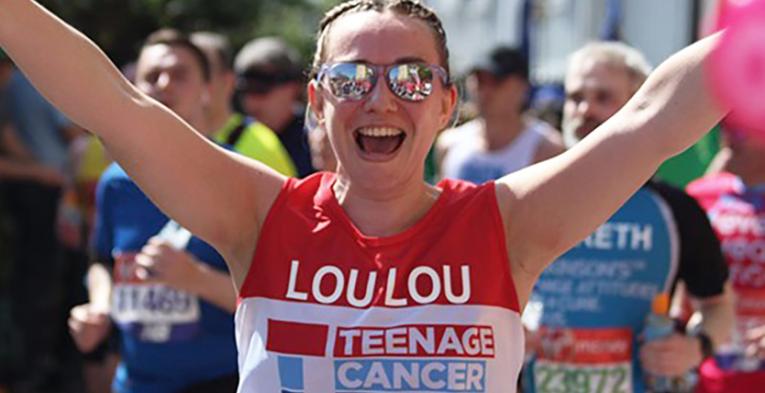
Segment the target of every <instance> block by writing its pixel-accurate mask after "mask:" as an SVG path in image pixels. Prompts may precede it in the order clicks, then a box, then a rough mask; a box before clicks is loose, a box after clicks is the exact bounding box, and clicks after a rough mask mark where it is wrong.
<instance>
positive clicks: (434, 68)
mask: <svg viewBox="0 0 765 393" xmlns="http://www.w3.org/2000/svg"><path fill="white" fill-rule="evenodd" d="M409 64H416V65H420V66H423V67H424V68H427V69H428V70H430V71H431V72H432V73H433V74H434V75H436V76H437V77H438V78H439V79H441V84H442V85H443V86H445V87H446V86H450V85H451V81H449V75H448V74H447V72H446V70H445V69H444V68H443V67H441V66H440V65H437V64H427V63H422V62H416V61H411V62H402V63H393V64H373V63H366V62H355V61H339V62H333V63H324V64H322V65H321V67H319V72H318V73H317V74H316V81H317V82H318V83H319V84H324V83H327V82H325V80H326V78H325V76H327V74H328V73H329V72H330V70H331V69H332V68H333V67H337V66H339V65H353V66H359V65H363V66H365V67H368V68H370V69H371V70H372V71H373V72H374V74H373V77H372V78H373V79H372V81H373V82H374V83H373V84H372V87H371V88H370V90H369V91H367V92H366V93H364V94H363V95H362V96H360V97H359V98H353V97H343V96H338V95H336V94H335V93H334V92H333V91H332V88H331V87H330V86H324V87H326V88H327V90H329V92H330V93H331V94H332V95H333V96H334V97H335V98H338V99H341V100H347V101H361V100H363V99H365V98H366V97H367V96H368V95H369V93H370V92H372V90H374V88H375V86H376V85H377V82H378V81H379V79H380V75H383V79H384V80H385V85H386V86H387V88H388V90H390V92H391V93H393V95H394V96H396V97H397V98H398V99H400V100H403V101H406V102H414V103H417V102H422V101H424V100H425V99H427V98H428V97H429V96H430V93H428V94H427V95H424V98H422V99H421V100H411V99H408V98H404V97H402V96H401V95H399V94H398V93H397V92H396V91H395V90H394V89H393V87H392V86H391V83H390V79H388V77H389V75H388V74H389V72H390V71H391V70H392V69H393V68H394V67H398V66H401V65H409Z"/></svg>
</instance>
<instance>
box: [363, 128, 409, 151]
mask: <svg viewBox="0 0 765 393" xmlns="http://www.w3.org/2000/svg"><path fill="white" fill-rule="evenodd" d="M353 136H354V139H355V140H356V145H357V146H358V147H359V149H361V151H363V152H364V153H367V154H376V155H391V154H393V153H395V152H396V151H397V150H398V149H399V148H400V147H401V145H402V144H403V143H404V139H406V134H405V133H404V132H403V131H401V130H399V129H397V128H390V127H364V128H359V129H358V130H356V131H354V132H353Z"/></svg>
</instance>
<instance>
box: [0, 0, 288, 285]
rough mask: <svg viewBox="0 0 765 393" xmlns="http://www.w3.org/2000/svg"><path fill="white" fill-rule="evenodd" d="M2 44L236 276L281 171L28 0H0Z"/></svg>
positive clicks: (47, 93)
mask: <svg viewBox="0 0 765 393" xmlns="http://www.w3.org/2000/svg"><path fill="white" fill-rule="evenodd" d="M0 46H2V47H3V48H4V49H5V50H6V52H8V54H10V56H11V58H12V59H13V60H14V62H15V63H16V65H17V66H18V67H19V68H20V69H21V70H22V71H23V72H24V73H25V74H26V75H27V76H28V77H29V79H30V80H31V81H32V83H33V84H34V85H35V86H36V87H37V88H38V89H39V90H40V92H41V93H43V94H44V95H45V96H46V97H47V98H48V99H49V100H50V101H51V102H52V103H53V104H54V105H55V106H57V107H58V108H59V109H60V110H61V111H63V112H64V113H66V114H67V116H69V117H70V118H71V119H72V120H73V121H74V122H76V123H78V124H79V125H81V126H82V127H84V128H86V129H88V130H90V131H92V132H94V133H95V134H97V135H98V136H100V137H101V139H102V140H103V142H104V144H105V146H106V147H107V149H108V150H109V152H110V153H111V154H112V156H113V157H114V158H115V159H116V160H117V161H118V162H119V163H120V164H121V165H122V166H123V168H124V169H125V170H126V171H127V172H128V173H129V174H130V176H131V177H132V178H133V179H134V180H135V181H136V182H137V183H138V184H139V185H140V186H141V188H142V189H143V190H144V191H145V192H146V194H147V195H149V197H150V198H151V199H152V200H153V201H154V202H155V203H156V204H157V205H158V206H159V207H160V208H161V209H162V210H163V211H165V212H166V213H167V214H168V215H170V216H171V217H173V218H174V219H176V220H177V221H178V222H179V223H181V224H182V225H183V226H185V227H186V228H188V229H189V230H191V231H192V232H194V233H195V234H197V235H198V236H200V237H202V238H203V239H205V240H207V241H208V242H210V243H211V244H213V245H214V246H216V247H217V248H218V250H219V251H220V252H221V253H223V254H224V255H225V256H226V258H227V260H228V261H229V264H230V267H231V268H232V273H233V274H234V277H235V278H239V277H237V276H242V277H243V274H244V273H246V270H247V267H248V266H249V261H248V258H249V256H250V254H251V252H252V250H253V249H254V242H255V239H256V238H257V231H258V225H259V224H258V223H259V222H262V219H263V218H264V217H265V214H266V212H267V210H268V208H269V207H270V205H271V203H272V201H273V200H274V199H275V197H276V195H277V194H278V192H279V189H280V187H281V184H282V183H283V182H284V178H283V177H282V176H280V175H278V174H276V173H275V172H273V171H271V170H270V169H268V168H267V167H265V166H264V165H261V164H259V163H256V162H253V161H250V160H247V159H244V158H240V157H236V156H235V155H234V154H233V153H228V152H226V151H225V150H223V149H221V148H219V147H217V146H215V145H214V144H213V143H210V142H209V141H207V140H206V139H205V138H203V137H202V136H201V135H199V134H198V133H196V132H194V131H193V130H192V128H191V127H190V126H189V125H188V124H186V123H185V122H184V121H183V120H181V119H180V118H179V117H178V116H176V115H175V114H173V113H171V112H170V111H169V110H168V109H167V108H165V107H164V106H162V105H161V104H159V103H157V102H156V101H154V100H153V99H151V98H149V97H147V96H146V95H144V94H142V93H140V92H139V91H138V90H136V89H135V88H134V87H133V86H132V85H131V84H130V83H128V82H127V81H126V80H125V79H124V78H123V77H122V75H121V74H120V73H119V71H118V70H117V68H116V67H115V66H114V65H113V64H112V63H111V62H110V61H109V59H108V58H107V57H106V56H105V55H104V54H103V52H102V51H101V50H100V49H99V48H98V47H96V46H95V45H94V44H93V42H91V41H90V40H89V39H88V38H87V37H85V36H84V35H82V34H81V33H79V32H78V31H76V30H75V29H73V28H72V27H70V26H68V25H67V24H66V23H64V22H63V21H61V20H60V19H59V18H57V17H56V16H54V15H53V14H52V13H50V12H48V11H47V10H45V9H44V8H42V7H41V6H39V5H38V4H37V3H35V2H33V1H31V0H3V1H2V2H0ZM256 187H257V190H256Z"/></svg>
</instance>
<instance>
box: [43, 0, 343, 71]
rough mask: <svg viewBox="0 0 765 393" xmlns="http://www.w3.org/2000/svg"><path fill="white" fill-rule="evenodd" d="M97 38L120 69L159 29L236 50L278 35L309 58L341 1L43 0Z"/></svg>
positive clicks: (52, 8)
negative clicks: (198, 34) (209, 38)
mask: <svg viewBox="0 0 765 393" xmlns="http://www.w3.org/2000/svg"><path fill="white" fill-rule="evenodd" d="M39 1H40V3H41V4H42V5H44V6H45V7H47V8H48V9H50V10H51V11H53V12H54V13H55V14H56V15H58V16H60V17H61V18H62V19H64V20H66V21H67V22H68V23H70V24H72V25H73V26H74V27H76V28H77V29H79V30H80V31H82V32H83V33H85V34H86V35H87V36H88V37H90V38H92V39H93V40H94V41H95V42H96V43H98V45H99V46H100V47H101V48H103V49H104V51H105V52H106V53H107V54H109V56H110V57H111V58H112V59H113V60H114V62H115V63H117V64H124V63H127V62H129V61H131V60H133V59H134V58H135V56H136V55H137V51H138V49H139V48H140V45H141V42H142V41H143V39H144V38H145V37H146V36H147V35H148V34H149V33H151V32H152V31H154V30H156V29H158V28H160V27H173V28H177V29H180V30H183V31H187V32H188V31H195V30H211V31H215V32H219V33H223V34H226V35H227V36H229V38H230V39H231V42H232V44H233V45H234V47H235V48H239V47H241V46H242V45H244V44H245V43H246V42H247V41H249V40H250V39H252V38H255V37H260V36H264V35H278V36H281V37H283V38H284V39H285V40H287V41H288V42H289V43H291V44H292V45H294V46H295V47H296V48H298V49H299V50H300V52H301V53H302V54H303V55H304V56H305V58H306V59H307V58H308V57H309V56H310V54H311V53H312V51H313V48H314V42H313V41H314V34H315V29H316V26H317V25H318V22H319V20H320V19H321V16H322V14H323V13H324V11H325V10H327V9H328V8H330V7H331V6H333V5H335V4H337V3H339V2H340V0H218V1H211V0H39Z"/></svg>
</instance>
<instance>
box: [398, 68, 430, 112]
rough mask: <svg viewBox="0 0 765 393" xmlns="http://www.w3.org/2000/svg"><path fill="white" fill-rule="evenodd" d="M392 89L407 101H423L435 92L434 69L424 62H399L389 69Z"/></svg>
mask: <svg viewBox="0 0 765 393" xmlns="http://www.w3.org/2000/svg"><path fill="white" fill-rule="evenodd" d="M388 83H389V85H390V89H391V91H393V93H394V94H396V95H397V96H399V97H400V98H401V99H404V100H407V101H415V102H418V101H422V100H424V99H425V98H426V97H428V96H429V95H430V93H432V92H433V71H432V70H431V69H430V67H428V66H426V65H424V64H417V63H412V64H399V65H396V66H393V67H391V68H390V70H389V71H388Z"/></svg>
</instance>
